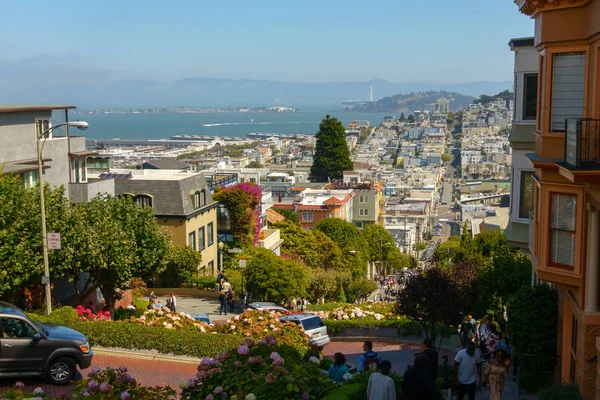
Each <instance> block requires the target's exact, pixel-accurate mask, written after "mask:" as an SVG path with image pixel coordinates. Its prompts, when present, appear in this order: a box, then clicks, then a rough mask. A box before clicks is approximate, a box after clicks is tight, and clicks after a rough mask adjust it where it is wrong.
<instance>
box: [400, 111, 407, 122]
mask: <svg viewBox="0 0 600 400" xmlns="http://www.w3.org/2000/svg"><path fill="white" fill-rule="evenodd" d="M400 121H401V122H404V121H406V117H405V116H404V113H401V114H400Z"/></svg>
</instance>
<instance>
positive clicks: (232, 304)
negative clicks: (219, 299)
mask: <svg viewBox="0 0 600 400" xmlns="http://www.w3.org/2000/svg"><path fill="white" fill-rule="evenodd" d="M235 300H236V299H235V287H233V286H232V287H231V289H229V292H227V303H228V305H229V312H233V309H234V308H235Z"/></svg>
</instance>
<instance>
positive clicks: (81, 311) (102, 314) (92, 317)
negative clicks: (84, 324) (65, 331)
mask: <svg viewBox="0 0 600 400" xmlns="http://www.w3.org/2000/svg"><path fill="white" fill-rule="evenodd" d="M75 312H76V313H77V315H78V316H79V320H80V321H110V320H111V318H110V312H108V311H98V312H97V313H94V312H93V311H92V310H91V309H89V308H85V307H83V306H81V305H79V306H77V307H75Z"/></svg>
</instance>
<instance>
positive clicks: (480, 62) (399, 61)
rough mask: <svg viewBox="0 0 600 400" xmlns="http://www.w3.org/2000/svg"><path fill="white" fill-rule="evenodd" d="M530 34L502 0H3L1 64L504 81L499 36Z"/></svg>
mask: <svg viewBox="0 0 600 400" xmlns="http://www.w3.org/2000/svg"><path fill="white" fill-rule="evenodd" d="M31 10H35V13H32V12H31ZM532 34H533V21H532V20H530V19H529V18H528V17H526V16H524V15H522V14H521V13H520V12H519V11H518V9H517V6H516V5H515V4H514V2H513V1H512V0H487V1H483V0H454V1H447V0H412V1H409V0H389V1H384V0H368V1H367V0H343V1H338V0H298V1H296V0H284V1H261V0H254V1H247V0H245V1H233V0H210V1H209V0H191V1H185V0H179V1H177V0H176V1H164V0H156V1H155V0H145V1H138V0H127V1H123V0H95V1H81V0H60V1H47V0H38V1H34V0H30V1H29V0H22V1H5V2H3V4H2V13H0V49H2V51H1V52H0V65H1V63H4V64H7V63H12V64H13V65H21V64H24V65H27V64H31V63H35V64H36V65H46V64H47V65H48V66H49V67H52V66H53V65H54V64H60V65H65V64H67V65H69V66H70V67H71V68H72V69H76V70H78V71H79V72H80V73H81V74H84V75H85V74H86V73H88V72H89V74H90V76H95V75H97V74H108V75H114V76H119V77H128V78H132V77H134V78H137V79H144V80H175V79H181V78H187V77H212V78H228V79H258V80H281V81H287V82H329V81H367V80H371V79H385V80H389V81H392V82H398V83H404V82H432V83H462V82H474V81H507V80H512V68H513V60H514V58H513V53H512V52H511V51H510V50H509V48H508V45H507V44H508V41H509V40H510V39H511V38H517V37H525V36H532ZM91 79H92V78H91Z"/></svg>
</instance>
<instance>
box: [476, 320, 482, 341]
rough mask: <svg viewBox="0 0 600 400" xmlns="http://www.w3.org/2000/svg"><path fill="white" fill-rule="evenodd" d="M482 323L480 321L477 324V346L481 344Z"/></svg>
mask: <svg viewBox="0 0 600 400" xmlns="http://www.w3.org/2000/svg"><path fill="white" fill-rule="evenodd" d="M480 325H481V324H480V323H479V321H477V322H475V344H476V345H477V346H479V343H480V342H481V332H480V329H479V328H480Z"/></svg>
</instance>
